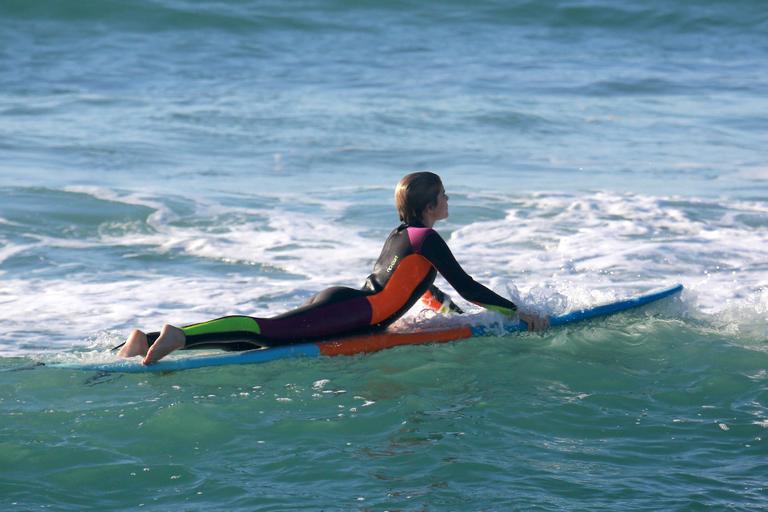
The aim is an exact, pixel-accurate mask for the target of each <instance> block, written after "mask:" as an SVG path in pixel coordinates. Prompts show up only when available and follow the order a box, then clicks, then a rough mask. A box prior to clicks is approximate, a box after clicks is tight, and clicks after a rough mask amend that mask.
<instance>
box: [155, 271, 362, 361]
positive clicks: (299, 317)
mask: <svg viewBox="0 0 768 512" xmlns="http://www.w3.org/2000/svg"><path fill="white" fill-rule="evenodd" d="M367 295H368V293H366V292H365V291H363V290H355V289H353V288H346V287H342V286H337V287H334V288H328V289H327V290H323V291H322V292H320V293H318V294H317V295H315V296H314V297H312V298H310V299H309V300H308V301H307V302H306V303H305V304H304V305H302V306H301V307H299V308H296V309H294V310H291V311H288V312H287V313H283V314H281V315H278V316H276V317H272V318H256V317H250V316H225V317H222V318H217V319H215V320H210V321H208V322H202V323H198V324H192V325H186V326H184V327H182V328H181V330H182V331H184V334H185V335H186V343H185V348H188V349H195V348H209V347H217V348H224V349H229V350H248V349H252V348H257V347H262V346H276V345H287V344H291V343H297V342H301V341H304V340H312V339H318V338H323V337H327V336H333V335H339V334H351V333H356V332H360V331H361V330H368V329H371V328H372V327H371V326H370V321H371V307H370V303H369V302H368V300H367V299H366V296H367ZM159 335H160V333H158V332H151V333H148V334H147V341H148V343H149V344H150V345H152V343H154V342H155V341H156V340H157V338H158V336H159Z"/></svg>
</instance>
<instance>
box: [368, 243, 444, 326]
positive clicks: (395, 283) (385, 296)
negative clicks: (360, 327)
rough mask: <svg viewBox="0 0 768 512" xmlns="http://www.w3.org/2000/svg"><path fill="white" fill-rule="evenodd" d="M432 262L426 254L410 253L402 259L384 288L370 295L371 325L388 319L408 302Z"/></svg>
mask: <svg viewBox="0 0 768 512" xmlns="http://www.w3.org/2000/svg"><path fill="white" fill-rule="evenodd" d="M431 269H432V264H431V263H430V262H429V260H427V259H426V258H425V257H424V256H420V255H418V254H409V255H408V256H406V257H405V258H403V259H402V261H400V264H399V265H398V266H397V268H396V269H395V271H394V272H393V273H392V277H390V278H389V281H387V284H386V285H385V286H384V289H383V290H381V291H380V292H379V293H376V294H374V295H369V296H368V297H367V298H368V302H369V303H370V304H371V325H376V324H378V323H379V322H382V321H384V320H386V319H387V318H389V317H391V316H392V315H394V314H395V313H396V312H397V311H398V310H399V309H400V308H402V307H403V305H404V304H405V303H406V302H408V299H409V298H410V297H411V294H412V293H413V290H414V288H416V286H418V284H419V283H421V282H422V280H424V278H425V277H426V276H427V274H428V273H429V271H430V270H431Z"/></svg>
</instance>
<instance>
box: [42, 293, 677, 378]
mask: <svg viewBox="0 0 768 512" xmlns="http://www.w3.org/2000/svg"><path fill="white" fill-rule="evenodd" d="M682 290H683V285H681V284H675V285H673V286H669V287H666V288H661V289H658V290H655V291H652V292H649V293H645V294H643V295H638V296H635V297H630V298H627V299H623V300H618V301H614V302H609V303H607V304H602V305H599V306H594V307H591V308H587V309H580V310H577V311H571V312H570V313H566V314H563V315H559V316H553V317H550V319H549V325H550V328H553V327H559V326H563V325H568V324H573V323H576V322H582V321H584V320H589V319H593V318H602V317H607V316H610V315H613V314H616V313H619V312H622V311H627V310H630V309H635V308H639V307H642V306H645V305H647V304H650V303H653V302H656V301H659V300H662V299H665V298H667V297H671V296H673V295H677V294H679V293H680V292H681V291H682ZM527 329H528V325H527V324H526V323H525V322H523V321H522V320H518V321H517V322H512V323H510V324H507V325H504V326H492V327H489V326H483V325H474V326H473V325H465V326H461V327H452V328H449V329H434V330H423V331H417V332H388V331H382V332H379V333H372V334H366V335H358V336H350V337H344V338H338V339H331V340H324V341H317V342H312V343H297V344H294V345H285V346H280V347H271V348H262V349H254V350H247V351H243V352H236V353H231V352H229V353H225V354H215V355H207V356H192V357H179V358H170V359H164V360H162V361H159V362H157V363H154V364H151V365H146V366H145V365H142V364H141V363H139V362H137V361H136V360H127V359H122V360H119V361H113V362H109V363H54V364H48V365H46V366H48V367H53V368H64V369H74V370H87V371H101V372H120V373H144V372H169V371H177V370H190V369H193V368H205V367H211V366H225V365H233V364H254V363H266V362H270V361H275V360H278V359H289V358H294V357H331V356H349V355H355V354H365V353H370V352H378V351H380V350H384V349H388V348H392V347H397V346H401V345H421V344H426V343H447V342H451V341H458V340H463V339H469V338H477V337H488V336H504V335H509V334H513V333H516V332H520V331H525V330H527Z"/></svg>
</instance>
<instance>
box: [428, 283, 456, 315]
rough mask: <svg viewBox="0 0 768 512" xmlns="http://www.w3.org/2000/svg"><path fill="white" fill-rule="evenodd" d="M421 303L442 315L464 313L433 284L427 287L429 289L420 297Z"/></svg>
mask: <svg viewBox="0 0 768 512" xmlns="http://www.w3.org/2000/svg"><path fill="white" fill-rule="evenodd" d="M421 302H422V304H424V305H425V306H427V307H428V308H430V309H433V310H435V311H437V312H438V313H441V314H444V315H447V314H451V313H456V314H458V315H461V314H463V313H464V311H463V310H462V309H461V308H460V307H459V306H457V305H456V304H454V303H453V301H452V300H451V298H450V297H449V296H448V295H447V294H446V293H445V292H443V291H442V290H441V289H440V288H438V287H437V286H435V285H434V284H431V285H429V289H427V291H426V292H424V295H422V296H421Z"/></svg>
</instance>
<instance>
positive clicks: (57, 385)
mask: <svg viewBox="0 0 768 512" xmlns="http://www.w3.org/2000/svg"><path fill="white" fill-rule="evenodd" d="M25 362H28V361H25V360H21V359H20V360H16V361H9V360H6V362H5V363H4V365H5V368H4V369H3V372H2V374H0V375H2V377H1V379H2V383H3V387H2V388H1V389H2V392H0V404H2V410H3V421H2V430H1V431H0V432H1V434H2V442H0V465H2V467H3V468H4V469H3V478H2V482H1V483H0V495H2V497H3V498H2V499H3V501H4V502H5V505H6V506H4V508H5V509H7V510H31V509H39V508H41V507H49V508H53V509H56V510H80V509H83V508H92V509H113V510H123V509H125V510H128V509H134V508H135V507H142V508H144V509H147V510H167V509H168V508H171V507H180V508H182V509H188V510H204V509H226V510H243V511H245V510H295V509H308V510H350V509H353V510H398V509H399V510H421V509H429V510H443V509H450V510H465V509H471V510H508V509H521V510H523V509H540V510H560V509H563V508H565V509H568V510H598V509H603V510H609V509H612V510H616V509H621V510H630V509H634V510H649V509H656V510H690V509H697V508H702V507H712V508H714V509H726V508H731V509H744V510H746V509H749V508H751V507H754V506H759V505H761V504H762V503H764V500H765V498H766V489H765V487H764V486H765V478H764V476H765V474H766V473H765V470H766V466H767V464H766V455H768V447H767V446H766V441H764V440H763V437H764V436H765V434H766V428H768V411H766V408H765V405H764V404H765V401H766V399H768V389H767V388H766V381H767V380H768V375H766V372H765V368H766V366H767V365H768V355H766V354H765V352H764V351H763V350H762V349H761V348H760V347H759V346H754V345H749V344H746V345H745V344H736V343H732V342H730V341H729V340H728V339H726V338H723V337H721V336H718V335H715V334H712V333H710V334H706V333H703V332H701V331H700V330H697V329H694V328H692V327H690V326H686V325H685V324H684V323H683V322H681V321H678V320H665V319H661V318H656V317H647V318H645V317H640V318H638V316H637V315H633V316H631V317H627V316H626V315H624V316H623V317H616V318H614V319H611V320H607V321H601V322H593V323H590V324H587V325H584V326H580V327H573V328H567V329H560V330H558V331H556V332H552V333H550V334H546V335H531V334H526V335H522V336H520V337H517V338H506V339H501V338H496V339H487V340H486V339H482V340H480V339H478V340H472V341H468V342H464V343H454V344H449V345H435V346H424V347H401V348H397V349H392V350H388V351H384V352H381V353H377V354H373V355H368V356H360V357H342V358H329V359H321V360H294V361H285V362H274V363H268V364H263V365H253V366H244V367H231V368H230V367H225V368H214V369H201V370H190V371H185V372H178V373H170V374H165V375H148V376H135V375H99V374H89V373H83V372H79V371H66V370H55V369H48V368H44V367H43V368H41V367H38V368H33V369H28V370H24V369H22V368H23V365H24V364H25ZM8 505H10V507H9V506H8Z"/></svg>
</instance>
